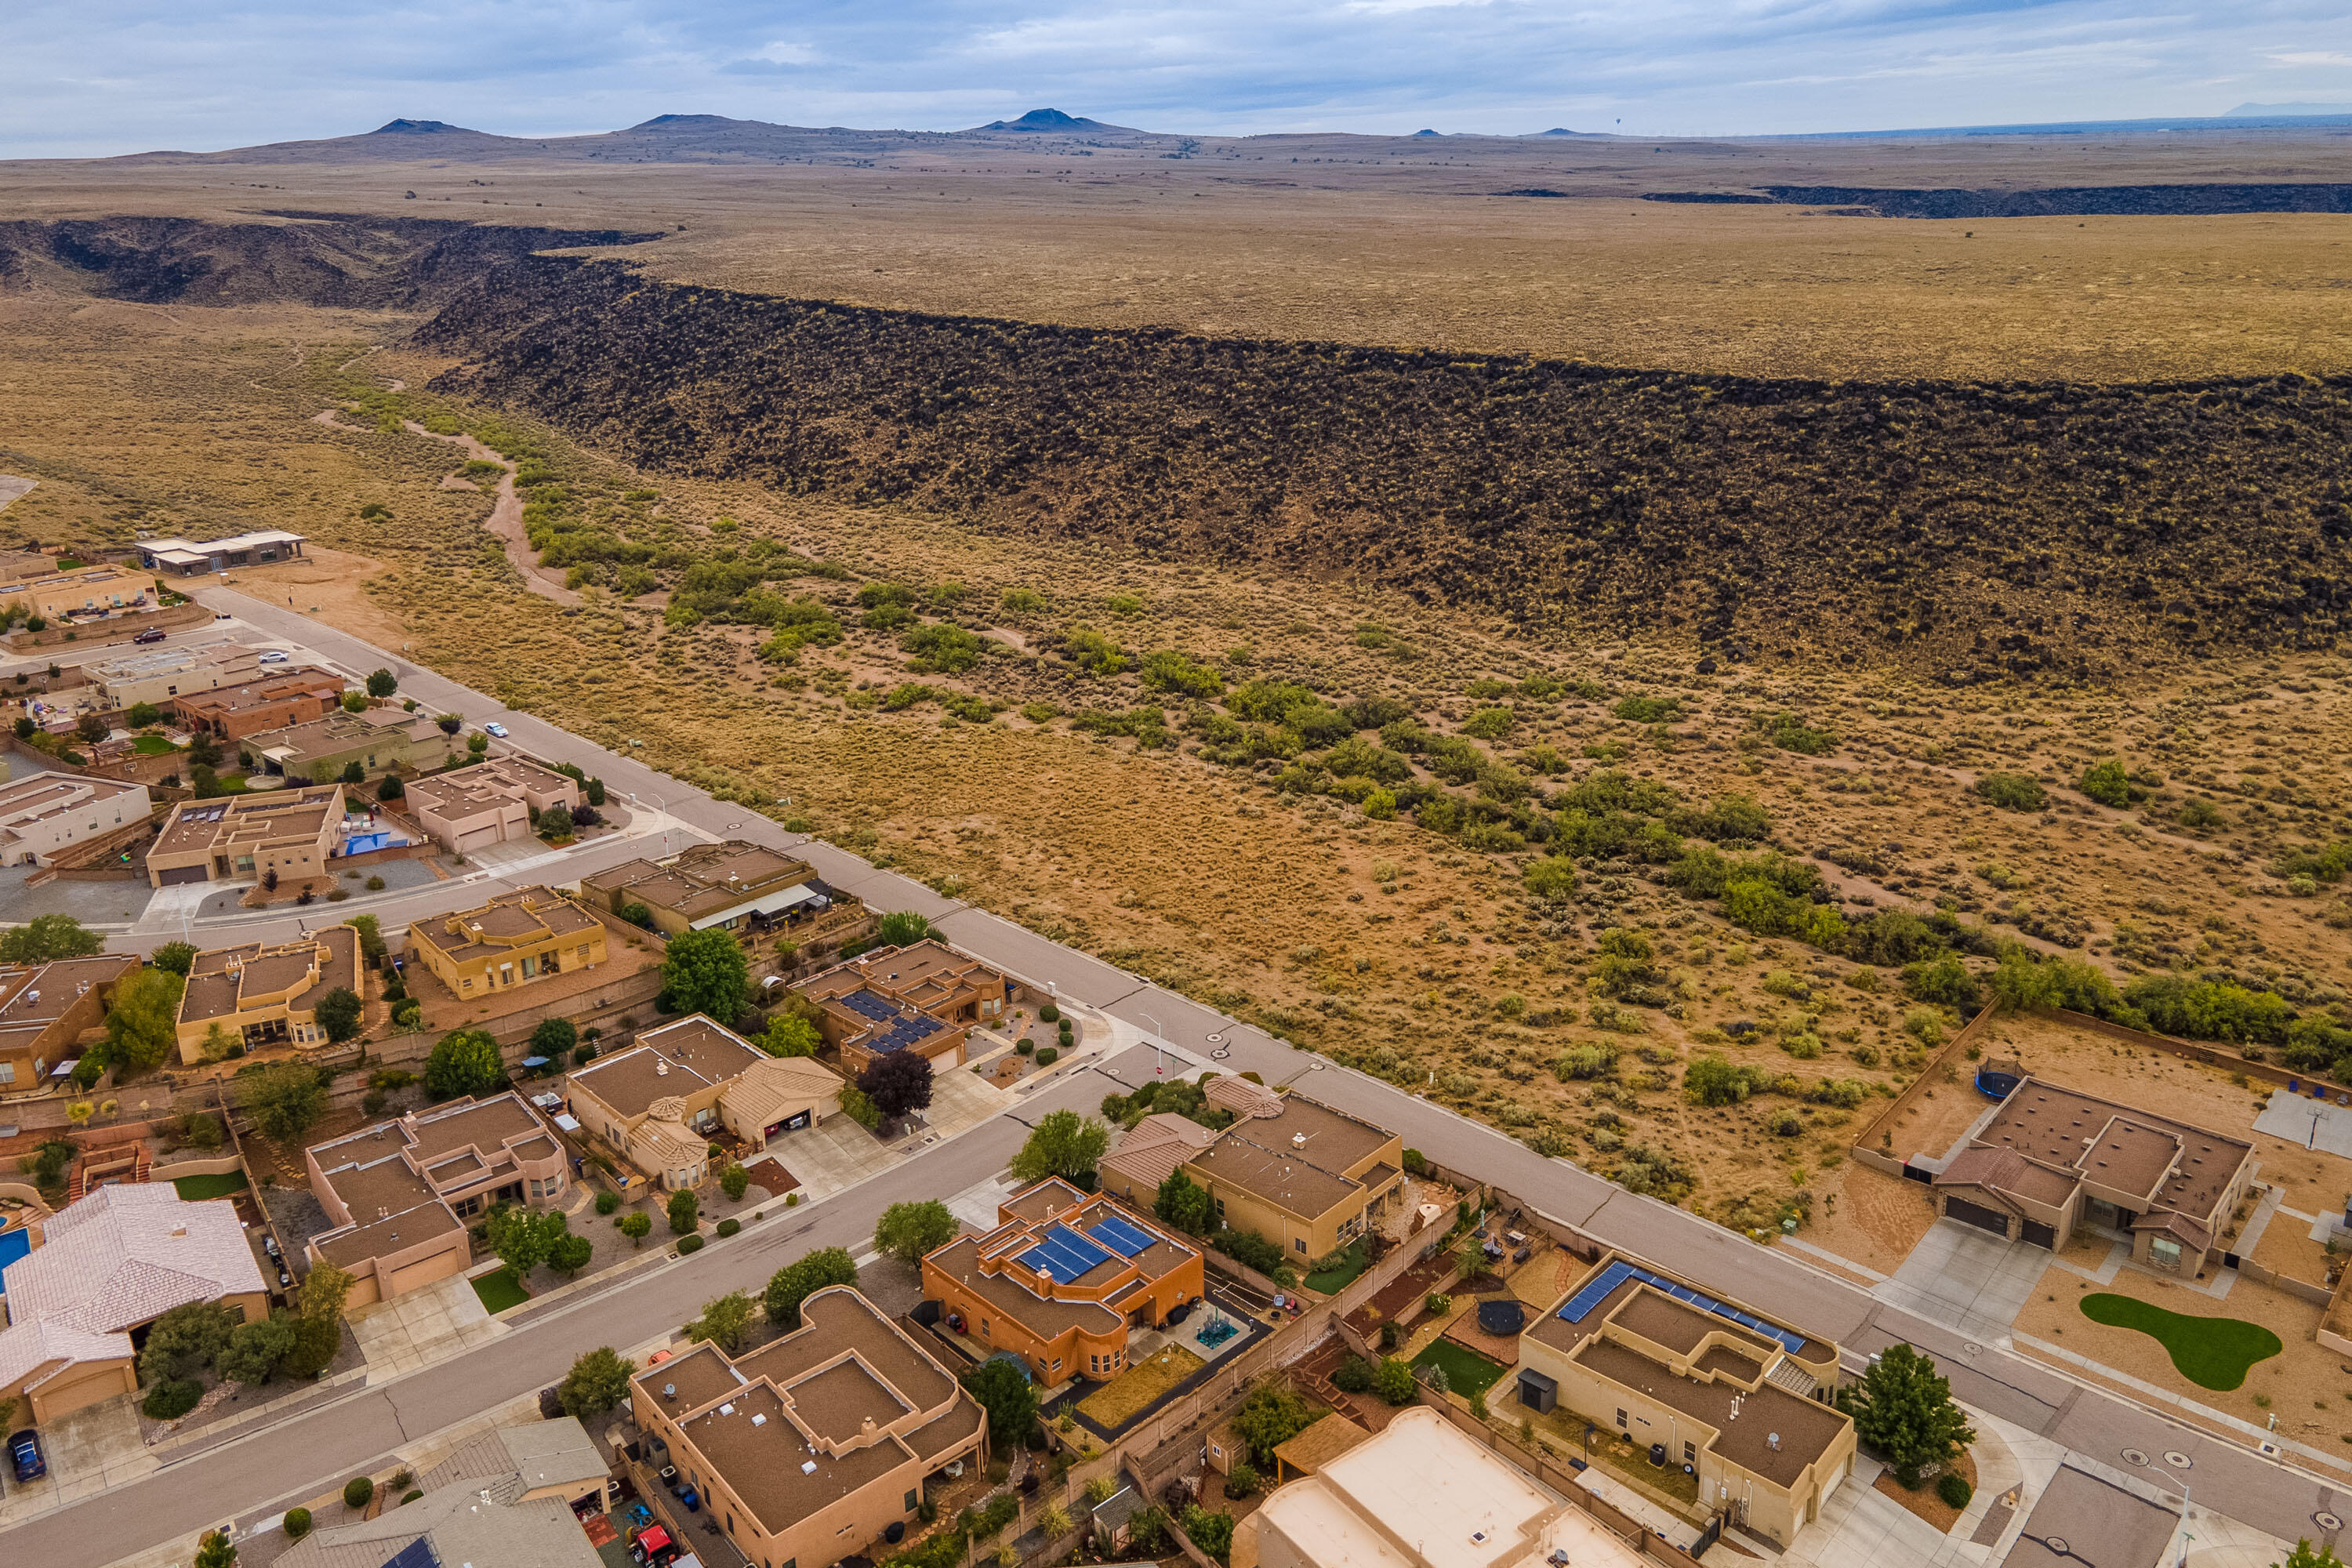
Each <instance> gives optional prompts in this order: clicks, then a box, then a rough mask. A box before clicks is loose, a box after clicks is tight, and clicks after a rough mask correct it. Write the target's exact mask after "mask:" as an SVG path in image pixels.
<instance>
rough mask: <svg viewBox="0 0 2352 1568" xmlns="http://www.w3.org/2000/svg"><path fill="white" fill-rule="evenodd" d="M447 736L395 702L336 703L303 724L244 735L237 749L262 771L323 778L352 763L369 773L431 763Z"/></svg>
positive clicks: (421, 715)
mask: <svg viewBox="0 0 2352 1568" xmlns="http://www.w3.org/2000/svg"><path fill="white" fill-rule="evenodd" d="M448 742H449V737H448V736H446V735H445V734H443V733H442V732H441V726H440V725H438V724H436V723H435V722H434V721H433V717H432V715H430V714H428V713H409V712H404V711H403V710H400V709H398V708H371V709H369V710H366V711H365V712H363V713H345V712H343V711H342V710H340V709H338V710H336V711H334V712H332V713H330V714H328V715H327V716H326V717H325V718H323V719H313V720H311V721H310V722H309V723H307V724H292V725H289V726H288V727H287V728H285V729H283V730H263V731H258V732H257V733H255V734H252V735H248V736H247V737H246V738H245V740H244V741H243V742H241V743H240V746H239V749H240V750H241V751H243V752H245V753H246V754H247V756H250V757H251V758H253V760H254V762H255V763H256V765H257V766H258V767H260V768H261V769H262V771H263V772H265V773H278V774H281V775H283V776H285V777H287V778H299V779H310V780H312V781H313V782H315V783H321V784H323V783H327V782H330V781H331V780H335V779H340V778H341V777H342V775H343V770H344V769H345V768H346V767H348V766H350V765H351V764H352V763H358V764H359V767H360V772H361V773H364V774H366V775H367V776H368V777H369V778H377V777H380V776H382V775H383V774H384V773H392V772H394V771H395V770H397V769H400V768H422V767H432V766H435V765H436V764H438V763H440V761H441V759H442V758H443V757H444V756H445V755H446V754H447V753H448V750H449V744H448Z"/></svg>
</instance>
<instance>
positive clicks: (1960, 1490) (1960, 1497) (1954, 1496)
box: [1936, 790, 2090, 1508]
mask: <svg viewBox="0 0 2352 1568" xmlns="http://www.w3.org/2000/svg"><path fill="white" fill-rule="evenodd" d="M2083 793H2084V794H2085V795H2088V794H2089V793H2090V792H2089V791H2088V790H2085V791H2084V792H2083ZM1936 1495H1937V1497H1939V1498H1941V1499H1943V1500H1944V1506H1945V1507H1946V1508H1966V1507H1968V1506H1969V1499H1970V1498H1971V1497H1974V1496H1975V1495H1976V1489H1975V1488H1974V1487H1971V1486H1969V1483H1968V1482H1967V1480H1965V1479H1962V1478H1961V1477H1958V1476H1956V1475H1953V1474H1951V1473H1950V1472H1949V1471H1946V1472H1945V1473H1944V1474H1943V1475H1942V1476H1940V1477H1938V1478H1937V1480H1936Z"/></svg>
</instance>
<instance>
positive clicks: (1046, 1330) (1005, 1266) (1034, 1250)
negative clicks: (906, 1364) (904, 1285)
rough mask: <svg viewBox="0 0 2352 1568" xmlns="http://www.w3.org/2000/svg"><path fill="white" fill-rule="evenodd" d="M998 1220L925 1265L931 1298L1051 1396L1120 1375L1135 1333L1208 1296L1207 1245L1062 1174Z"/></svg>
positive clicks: (1004, 1209) (1016, 1201)
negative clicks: (1019, 1363)
mask: <svg viewBox="0 0 2352 1568" xmlns="http://www.w3.org/2000/svg"><path fill="white" fill-rule="evenodd" d="M996 1212H997V1221H998V1223H997V1226H996V1228H995V1229H994V1230H992V1231H990V1232H989V1233H988V1234H987V1235H985V1236H961V1237H957V1238H956V1239H955V1240H953V1241H950V1242H949V1243H948V1244H947V1245H946V1246H945V1247H940V1248H939V1249H937V1250H936V1251H934V1252H932V1253H930V1254H929V1255H928V1256H927V1257H925V1258H924V1259H923V1294H924V1295H925V1296H927V1297H929V1298H931V1299H933V1300H937V1301H938V1302H939V1303H940V1306H942V1307H943V1308H945V1309H946V1310H948V1311H949V1312H950V1313H952V1314H954V1315H955V1317H956V1318H957V1319H958V1320H960V1321H961V1325H962V1331H963V1332H965V1333H967V1334H970V1335H971V1337H972V1338H974V1339H976V1340H978V1341H979V1342H980V1343H981V1344H982V1345H984V1346H986V1347H987V1348H988V1349H989V1350H991V1351H1011V1352H1013V1354H1015V1355H1017V1356H1019V1357H1020V1358H1021V1359H1022V1360H1023V1361H1024V1362H1025V1363H1028V1366H1029V1370H1030V1372H1031V1373H1033V1374H1034V1377H1035V1380H1036V1382H1037V1383H1038V1384H1040V1385H1042V1386H1044V1387H1047V1388H1051V1387H1053V1386H1055V1384H1063V1383H1067V1382H1068V1381H1069V1380H1070V1379H1072V1378H1073V1377H1081V1376H1083V1377H1088V1378H1093V1379H1096V1380H1097V1381H1107V1380H1108V1379H1109V1378H1112V1377H1116V1376H1117V1375H1118V1373H1119V1372H1120V1371H1122V1370H1123V1369H1124V1368H1125V1367H1126V1365H1127V1336H1128V1330H1129V1328H1130V1327H1137V1328H1158V1327H1160V1325H1161V1324H1163V1323H1165V1322H1166V1321H1168V1314H1169V1313H1170V1312H1172V1311H1174V1310H1176V1309H1177V1308H1178V1307H1181V1306H1183V1305H1184V1304H1186V1303H1187V1302H1191V1301H1197V1300H1200V1299H1201V1296H1202V1292H1203V1291H1204V1290H1205V1289H1207V1288H1208V1285H1207V1280H1206V1277H1205V1275H1204V1273H1203V1268H1202V1258H1201V1250H1200V1248H1199V1247H1195V1246H1193V1245H1192V1243H1191V1242H1189V1241H1186V1240H1185V1239H1183V1238H1182V1237H1180V1236H1179V1235H1178V1234H1177V1233H1176V1232H1174V1231H1171V1230H1170V1229H1168V1228H1167V1227H1165V1226H1162V1225H1160V1222H1159V1221H1157V1220H1155V1219H1150V1218H1148V1217H1146V1216H1145V1215H1142V1214H1140V1213H1139V1212H1137V1211H1136V1210H1133V1209H1129V1208H1127V1207H1124V1206H1122V1205H1118V1204H1116V1203H1113V1202H1112V1201H1110V1200H1109V1199H1108V1198H1103V1197H1097V1196H1094V1195H1092V1194H1087V1193H1082V1192H1080V1191H1078V1189H1077V1188H1076V1187H1074V1186H1072V1185H1070V1184H1068V1183H1067V1182H1065V1181H1063V1180H1061V1179H1060V1178H1059V1177H1049V1178H1047V1179H1046V1180H1045V1181H1042V1182H1037V1183H1034V1184H1031V1185H1030V1186H1027V1187H1024V1188H1023V1189H1022V1190H1021V1191H1020V1192H1018V1193H1015V1194H1013V1195H1012V1196H1010V1197H1008V1198H1006V1199H1005V1200H1004V1201H1003V1203H1002V1204H1001V1205H998V1207H997V1211H996Z"/></svg>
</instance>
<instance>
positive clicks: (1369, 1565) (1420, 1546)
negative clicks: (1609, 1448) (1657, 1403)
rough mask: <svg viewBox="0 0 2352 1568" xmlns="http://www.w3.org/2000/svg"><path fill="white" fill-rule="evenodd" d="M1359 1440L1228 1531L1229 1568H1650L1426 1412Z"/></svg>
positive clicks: (1569, 1505) (1413, 1410) (1399, 1418)
mask: <svg viewBox="0 0 2352 1568" xmlns="http://www.w3.org/2000/svg"><path fill="white" fill-rule="evenodd" d="M1341 1419H1342V1418H1341V1417H1339V1416H1336V1415H1327V1416H1325V1417H1324V1418H1323V1419H1322V1420H1321V1421H1319V1422H1318V1423H1317V1424H1316V1426H1313V1427H1310V1428H1308V1430H1309V1431H1315V1430H1318V1429H1320V1428H1323V1427H1326V1426H1330V1424H1331V1423H1332V1422H1334V1421H1339V1420H1341ZM1359 1436H1360V1440H1358V1441H1356V1442H1354V1443H1353V1444H1352V1445H1350V1446H1347V1447H1342V1448H1340V1450H1339V1452H1337V1453H1336V1454H1334V1455H1332V1456H1331V1457H1330V1458H1328V1459H1326V1460H1324V1461H1323V1462H1322V1463H1320V1464H1319V1465H1318V1468H1316V1471H1315V1473H1314V1474H1313V1475H1311V1476H1307V1477H1304V1478H1302V1479H1298V1480H1295V1481H1291V1482H1289V1483H1288V1484H1287V1485H1285V1486H1280V1487H1276V1489H1274V1490H1273V1491H1271V1492H1269V1493H1267V1494H1266V1499H1265V1502H1263V1503H1261V1504H1259V1505H1258V1507H1257V1509H1256V1510H1255V1512H1252V1513H1250V1514H1248V1515H1247V1516H1245V1517H1244V1518H1243V1519H1242V1521H1240V1522H1239V1523H1238V1524H1236V1525H1235V1526H1234V1543H1233V1552H1232V1553H1231V1556H1232V1563H1233V1568H1517V1565H1520V1564H1525V1565H1526V1568H1540V1565H1543V1564H1554V1565H1557V1568H1647V1564H1648V1561H1649V1560H1648V1559H1647V1558H1645V1557H1643V1555H1642V1554H1641V1553H1639V1552H1635V1551H1634V1550H1633V1547H1632V1546H1630V1545H1628V1544H1627V1543H1626V1542H1623V1541H1622V1540H1620V1539H1619V1538H1618V1537H1617V1536H1615V1535H1612V1534H1611V1533H1610V1532H1609V1531H1608V1530H1607V1529H1606V1528H1604V1527H1603V1526H1602V1525H1601V1522H1600V1521H1598V1520H1596V1519H1594V1518H1593V1517H1592V1516H1591V1514H1589V1513H1587V1512H1586V1511H1585V1510H1583V1509H1582V1508H1580V1507H1579V1506H1577V1505H1576V1504H1575V1503H1573V1502H1570V1500H1567V1499H1565V1498H1563V1497H1561V1496H1560V1495H1559V1493H1557V1492H1555V1491H1552V1490H1551V1489H1549V1488H1547V1487H1544V1486H1541V1485H1539V1484H1538V1482H1537V1481H1536V1480H1535V1479H1534V1478H1533V1477H1531V1476H1529V1475H1528V1474H1527V1473H1526V1472H1525V1471H1523V1470H1520V1469H1518V1468H1516V1467H1515V1466H1513V1465H1511V1464H1510V1463H1509V1462H1508V1461H1507V1460H1506V1459H1504V1458H1502V1457H1501V1456H1500V1455H1498V1454H1496V1452H1495V1451H1494V1450H1493V1449H1492V1448H1490V1447H1487V1446H1486V1444H1484V1443H1481V1442H1479V1441H1478V1440H1477V1439H1475V1438H1474V1437H1472V1436H1470V1435H1469V1434H1467V1433H1465V1432H1464V1431H1463V1430H1462V1429H1461V1428H1459V1427H1457V1426H1454V1423H1453V1422H1451V1421H1449V1420H1447V1419H1446V1418H1445V1417H1444V1415H1441V1414H1440V1413H1439V1412H1437V1411H1435V1410H1433V1409H1431V1408H1429V1407H1428V1406H1426V1405H1409V1406H1407V1407H1406V1408H1404V1409H1402V1410H1400V1411H1398V1412H1397V1413H1396V1414H1395V1415H1393V1416H1391V1418H1390V1420H1389V1424H1388V1426H1385V1427H1383V1428H1382V1429H1381V1431H1380V1432H1379V1433H1378V1434H1377V1435H1373V1436H1362V1435H1361V1434H1360V1431H1359ZM1333 1446H1334V1447H1336V1446H1337V1445H1333Z"/></svg>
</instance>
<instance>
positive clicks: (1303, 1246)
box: [1290, 1236, 1307, 1252]
mask: <svg viewBox="0 0 2352 1568" xmlns="http://www.w3.org/2000/svg"><path fill="white" fill-rule="evenodd" d="M1290 1245H1291V1246H1292V1247H1295V1248H1297V1250H1298V1251H1300V1252H1304V1251H1306V1250H1307V1238H1306V1237H1303V1236H1294V1237H1291V1238H1290Z"/></svg>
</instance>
